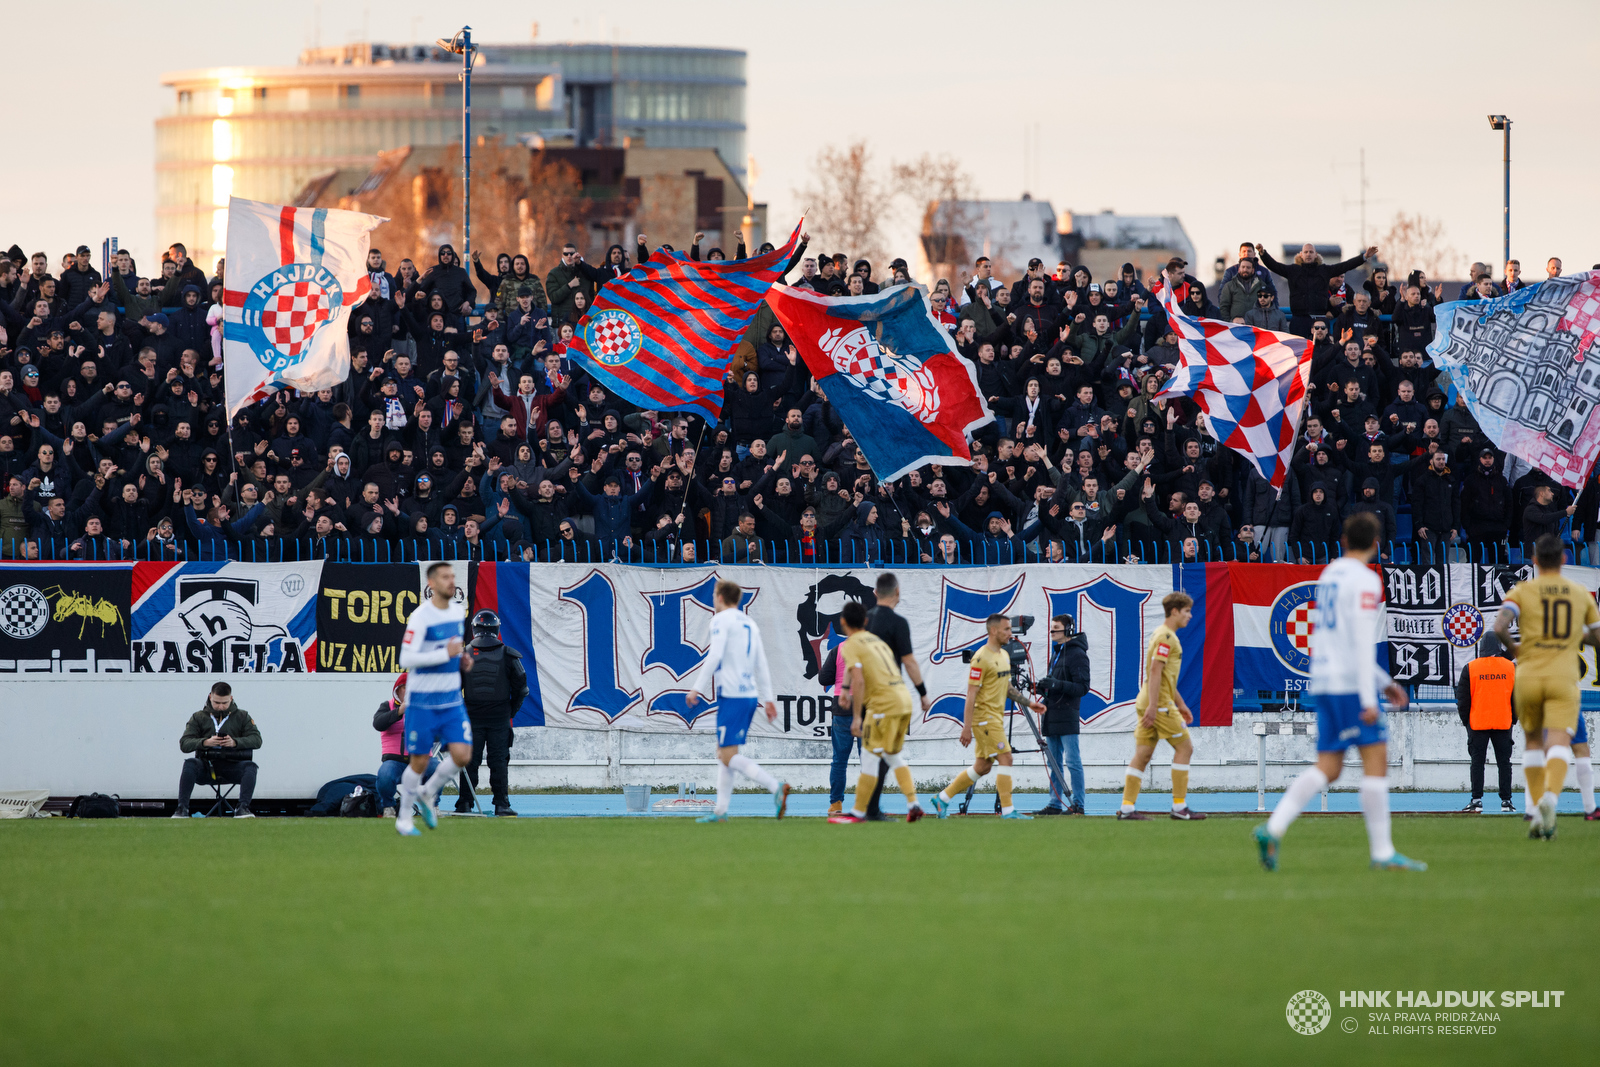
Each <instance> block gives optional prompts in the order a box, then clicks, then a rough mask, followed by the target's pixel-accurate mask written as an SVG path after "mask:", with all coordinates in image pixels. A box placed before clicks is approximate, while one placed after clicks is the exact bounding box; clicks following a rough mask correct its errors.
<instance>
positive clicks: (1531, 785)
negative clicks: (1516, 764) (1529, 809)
mask: <svg viewBox="0 0 1600 1067" xmlns="http://www.w3.org/2000/svg"><path fill="white" fill-rule="evenodd" d="M1522 773H1523V774H1525V775H1527V776H1528V803H1529V805H1533V804H1537V803H1539V798H1540V797H1542V796H1544V767H1542V766H1540V767H1524V768H1522ZM1562 773H1563V774H1565V771H1563V772H1562Z"/></svg>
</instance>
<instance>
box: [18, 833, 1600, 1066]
mask: <svg viewBox="0 0 1600 1067" xmlns="http://www.w3.org/2000/svg"><path fill="white" fill-rule="evenodd" d="M1254 822H1255V820H1254V819H1240V818H1212V819H1211V820H1209V821H1207V822H1204V823H1193V824H1181V823H1173V822H1170V821H1166V820H1161V821H1152V822H1149V823H1143V824H1118V823H1116V822H1114V821H1113V820H1110V819H1089V820H1084V819H1071V820H1068V819H1053V820H1042V819H1041V820H1036V821H1034V822H1031V823H1002V822H1000V821H998V820H996V819H994V818H992V817H985V818H977V817H974V818H967V819H951V820H947V821H943V822H940V821H936V820H932V819H929V820H926V821H924V822H922V823H919V824H917V825H915V826H907V825H904V824H900V823H896V824H889V825H865V826H829V825H827V824H825V823H824V822H822V821H820V820H816V819H807V820H792V819H791V820H785V821H783V822H781V823H774V822H773V821H771V820H766V819H763V820H757V819H746V820H735V821H733V822H730V823H727V824H723V825H713V826H698V825H694V824H693V823H692V822H690V821H689V820H686V819H671V820H669V819H521V820H517V821H515V822H513V821H511V820H467V819H458V820H444V821H443V823H442V825H441V827H440V829H439V830H438V831H436V832H433V833H429V834H426V836H424V837H422V838H420V839H414V840H402V839H400V838H398V837H397V836H396V835H395V834H394V832H393V830H392V829H391V828H390V824H388V823H387V822H380V821H373V820H363V821H355V820H344V819H323V820H315V821H313V820H299V819H282V820H278V819H257V820H255V821H253V822H249V823H235V822H233V821H231V820H221V819H211V820H194V821H189V822H175V821H171V820H154V819H149V820H146V819H124V820H119V821H116V822H109V821H108V822H80V821H71V822H69V821H66V820H60V819H54V820H49V821H26V822H12V823H0V961H3V967H0V975H3V978H0V987H3V995H0V1063H5V1064H17V1065H29V1067H33V1065H42V1064H87V1063H95V1064H100V1063H118V1064H141V1063H160V1064H186V1063H196V1064H200V1063H204V1064H215V1063H228V1064H230V1065H233V1064H321V1063H339V1064H347V1065H348V1064H371V1063H410V1062H419V1061H424V1060H426V1061H432V1062H451V1063H458V1062H461V1063H511V1062H519V1063H521V1062H528V1063H555V1064H595V1063H603V1064H613V1063H614V1064H640V1065H644V1064H651V1065H655V1064H669V1063H686V1064H687V1063H692V1064H730V1065H732V1064H738V1065H767V1064H805V1065H808V1067H817V1065H823V1064H845V1063H850V1064H860V1063H868V1062H875V1063H886V1064H887V1063H893V1064H919V1065H920V1064H962V1065H967V1064H989V1063H995V1064H1001V1063H1004V1064H1008V1065H1015V1064H1032V1063H1090V1064H1113V1063H1160V1064H1163V1065H1169V1067H1170V1065H1173V1064H1204V1063H1222V1062H1227V1063H1232V1064H1240V1063H1247V1064H1248V1063H1268V1062H1272V1063H1280V1062H1281V1063H1290V1062H1292V1063H1296V1064H1299V1063H1309V1064H1315V1063H1350V1062H1356V1061H1359V1060H1372V1059H1374V1058H1375V1057H1381V1059H1382V1061H1383V1062H1385V1063H1441V1064H1442V1063H1449V1064H1461V1063H1476V1062H1485V1063H1490V1062H1492V1063H1508V1062H1546V1063H1548V1062H1557V1061H1556V1060H1555V1058H1554V1057H1555V1056H1556V1055H1559V1054H1563V1053H1567V1054H1571V1053H1577V1052H1579V1051H1580V1050H1582V1051H1587V1050H1588V1049H1589V1048H1592V1045H1593V1042H1594V1041H1595V1039H1596V1037H1597V1035H1600V1024H1597V1021H1596V1018H1597V1015H1596V1011H1595V1006H1594V1005H1595V988H1596V983H1595V982H1594V981H1593V976H1594V974H1595V971H1596V968H1597V966H1600V956H1597V953H1596V948H1597V937H1596V933H1595V924H1594V923H1593V921H1592V918H1591V916H1592V915H1593V909H1594V906H1595V903H1596V896H1597V894H1600V889H1597V881H1596V873H1597V871H1600V863H1597V860H1600V825H1595V824H1585V823H1583V822H1582V821H1580V820H1576V819H1571V818H1563V819H1562V820H1561V832H1560V836H1559V837H1558V838H1557V840H1556V841H1555V842H1552V843H1549V844H1545V843H1539V842H1531V841H1527V840H1525V839H1524V838H1523V824H1522V823H1521V822H1520V821H1517V820H1512V819H1499V818H1480V819H1469V818H1410V819H1398V820H1396V824H1395V839H1396V843H1397V845H1398V846H1399V847H1400V849H1401V851H1403V852H1406V853H1408V854H1411V855H1414V856H1417V857H1419V858H1422V859H1425V860H1426V861H1428V863H1429V864H1430V865H1431V869H1430V870H1429V871H1428V872H1427V873H1426V874H1421V875H1405V874H1397V873H1377V872H1369V871H1368V870H1367V869H1366V842H1365V834H1364V831H1363V828H1362V824H1361V821H1360V819H1359V818H1349V817H1322V818H1318V817H1308V818H1306V819H1303V820H1301V822H1300V823H1298V824H1297V825H1296V826H1295V828H1294V830H1293V832H1292V833H1291V834H1290V837H1289V840H1288V842H1287V844H1286V847H1285V849H1284V853H1283V869H1282V870H1280V871H1279V872H1278V873H1276V874H1272V875H1269V874H1266V873H1265V872H1263V871H1262V870H1260V868H1259V867H1258V865H1257V863H1256V859H1255V854H1254V849H1253V847H1252V845H1251V842H1250V840H1249V836H1248V834H1249V829H1250V827H1251V826H1252V825H1253V824H1254ZM1558 916H1559V917H1565V918H1564V920H1557V919H1555V918H1554V917H1558ZM1563 923H1564V925H1563ZM1557 930H1559V931H1560V932H1559V933H1557V932H1555V931H1557ZM1479 988H1483V989H1494V990H1496V991H1497V996H1498V991H1500V990H1506V989H1510V990H1518V989H1525V990H1545V989H1561V990H1564V991H1565V995H1564V997H1563V999H1562V1006H1561V1007H1560V1008H1550V1009H1536V1008H1531V1007H1521V1008H1503V1009H1496V1011H1497V1014H1498V1016H1499V1019H1498V1021H1496V1022H1491V1023H1489V1024H1488V1025H1492V1026H1494V1027H1495V1028H1496V1031H1497V1032H1496V1033H1494V1034H1492V1035H1443V1034H1438V1033H1434V1034H1409V1035H1408V1034H1396V1033H1394V1032H1393V1030H1392V1027H1393V1026H1394V1025H1396V1024H1395V1023H1394V1022H1392V1021H1372V1020H1369V1019H1368V1018H1367V1016H1368V1014H1369V1013H1368V1011H1367V1010H1365V1009H1363V1010H1361V1011H1356V1010H1355V1009H1353V1008H1346V1009H1342V1010H1341V1008H1340V1006H1339V999H1338V991H1339V990H1355V989H1383V990H1397V989H1410V990H1427V991H1430V993H1431V991H1434V990H1456V989H1459V990H1476V989H1479ZM1303 989H1314V990H1318V991H1320V992H1322V993H1323V994H1325V995H1326V996H1328V997H1329V999H1330V1000H1331V1002H1332V1005H1333V1017H1332V1023H1331V1025H1329V1026H1328V1028H1327V1029H1326V1030H1324V1031H1323V1032H1322V1033H1320V1034H1316V1035H1315V1036H1301V1035H1299V1034H1297V1033H1295V1032H1294V1031H1293V1030H1291V1029H1290V1028H1289V1026H1288V1024H1287V1022H1286V1020H1285V1005H1286V1003H1287V1001H1288V999H1289V998H1290V996H1292V995H1293V994H1294V993H1296V992H1297V991H1299V990H1303ZM1418 1010H1419V1011H1420V1012H1422V1013H1429V1009H1418ZM1346 1018H1355V1019H1357V1023H1358V1030H1357V1032H1356V1033H1353V1034H1352V1033H1346V1032H1344V1030H1343V1029H1342V1026H1341V1024H1342V1023H1343V1020H1345V1019H1346ZM1345 1025H1348V1024H1345ZM1400 1025H1404V1024H1403V1023H1402V1024H1400ZM1425 1025H1426V1024H1425ZM1434 1025H1437V1023H1436V1022H1435V1023H1434ZM1374 1026H1390V1027H1391V1031H1390V1032H1389V1033H1387V1034H1379V1033H1372V1032H1369V1027H1374ZM452 1046H453V1047H454V1048H455V1049H457V1050H458V1051H456V1052H451V1051H450V1049H451V1047H452ZM447 1057H448V1058H447ZM1269 1058H1270V1059H1269Z"/></svg>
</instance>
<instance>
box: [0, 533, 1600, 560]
mask: <svg viewBox="0 0 1600 1067" xmlns="http://www.w3.org/2000/svg"><path fill="white" fill-rule="evenodd" d="M1339 554H1340V551H1339V546H1338V544H1336V543H1335V544H1330V543H1327V542H1322V541H1318V542H1309V543H1303V542H1302V543H1291V544H1288V545H1287V546H1286V547H1284V546H1273V545H1271V544H1270V543H1269V544H1267V545H1257V544H1245V543H1243V542H1238V541H1231V542H1229V543H1227V544H1223V545H1216V544H1212V543H1210V542H1201V543H1200V544H1199V545H1198V546H1197V550H1196V551H1195V552H1194V553H1193V554H1189V555H1186V554H1185V551H1184V549H1183V548H1181V547H1180V546H1178V545H1174V544H1173V543H1172V542H1170V541H1164V540H1159V541H1144V540H1134V541H1122V540H1112V541H1097V542H1094V543H1084V544H1077V545H1074V544H1068V543H1064V542H1061V541H1054V542H1051V541H1046V542H1043V543H1042V544H1038V545H1019V544H1018V543H1016V542H1013V541H976V542H975V541H963V542H957V543H956V544H955V546H954V555H953V558H952V557H951V555H950V553H949V552H948V551H947V549H946V548H944V547H941V546H940V545H939V544H938V543H937V542H934V541H926V540H909V539H908V540H880V541H870V542H869V541H865V540H860V539H856V540H848V539H846V540H842V541H826V542H821V543H818V544H815V545H811V546H806V545H803V544H802V543H801V542H800V541H798V540H793V541H765V540H754V541H744V540H740V541H739V542H737V543H736V544H729V543H727V542H710V541H693V542H678V541H672V542H661V541H643V542H641V541H637V540H635V541H633V542H632V543H624V542H618V543H603V542H601V541H599V540H597V539H595V538H582V537H579V538H573V539H570V540H567V539H563V540H560V541H542V542H530V541H519V542H516V543H514V544H513V543H511V542H507V541H485V542H481V543H480V544H477V545H470V544H466V543H464V542H462V541H460V540H454V541H429V540H420V539H419V540H394V541H374V540H364V539H357V538H337V539H334V538H330V539H326V540H308V539H304V538H302V539H299V540H295V539H290V538H276V537H268V538H261V537H258V538H249V539H245V540H241V541H222V540H210V541H139V542H136V543H133V544H130V545H128V546H123V545H122V544H120V543H118V542H110V541H107V540H105V539H103V538H86V539H77V540H72V541H64V540H51V539H37V538H36V539H28V540H8V541H0V562H25V561H49V560H63V561H73V560H85V561H98V562H107V561H110V562H116V561H129V560H135V561H144V560H154V561H161V560H165V561H183V560H192V561H202V562H205V561H224V560H233V561H236V562H243V563H278V562H300V561H305V560H316V559H329V560H335V561H338V562H348V563H413V562H416V561H418V560H434V559H444V560H457V559H459V560H486V561H491V562H505V561H508V560H525V561H529V562H553V563H622V564H634V565H640V566H653V567H661V566H698V565H701V564H706V563H737V564H745V563H754V564H760V565H764V566H779V567H957V566H963V567H970V566H1001V565H1012V564H1051V563H1091V564H1096V565H1104V566H1117V565H1121V564H1140V563H1143V564H1161V565H1168V564H1172V563H1175V562H1178V563H1257V562H1286V563H1307V564H1317V565H1321V564H1326V563H1327V562H1329V560H1331V559H1334V558H1336V557H1337V556H1338V555H1339ZM1381 560H1382V562H1384V563H1393V564H1424V565H1432V564H1444V563H1478V564H1489V565H1494V566H1520V565H1522V564H1524V563H1525V562H1526V561H1527V556H1526V554H1525V551H1524V549H1523V548H1522V547H1521V546H1518V545H1511V544H1507V543H1505V542H1500V543H1487V544H1480V543H1472V544H1459V545H1438V544H1432V543H1428V542H1415V541H1410V542H1407V541H1398V542H1397V541H1390V542H1387V543H1386V544H1385V545H1384V546H1383V550H1382V557H1381ZM1567 562H1568V563H1573V564H1585V565H1589V566H1594V565H1597V564H1600V560H1596V559H1594V558H1592V553H1591V551H1590V546H1589V545H1586V544H1583V543H1581V542H1568V546H1567Z"/></svg>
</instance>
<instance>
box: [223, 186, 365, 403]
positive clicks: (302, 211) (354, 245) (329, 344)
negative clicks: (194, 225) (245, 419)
mask: <svg viewBox="0 0 1600 1067" xmlns="http://www.w3.org/2000/svg"><path fill="white" fill-rule="evenodd" d="M387 221H388V220H387V219H385V218H380V217H379V216H377V215H366V214H363V213H361V212H359V211H337V210H333V209H330V208H309V207H287V206H283V205H279V204H263V203H261V202H260V201H257V200H241V199H239V198H238V197H233V198H231V199H230V200H229V201H228V270H227V281H226V285H225V287H224V290H223V304H224V306H225V310H224V314H223V320H222V321H223V326H222V369H223V381H224V385H225V387H226V390H227V398H228V415H229V417H230V418H231V417H232V416H233V415H234V413H236V412H237V411H238V410H239V409H240V408H242V407H244V406H245V405H247V404H249V403H250V402H252V401H254V400H258V399H260V398H261V397H264V396H266V395H268V394H270V393H271V392H273V391H274V390H276V389H280V388H286V387H287V388H293V389H299V390H302V391H313V390H317V389H326V388H330V387H332V386H335V385H338V384H340V383H341V382H343V381H344V380H345V377H346V376H347V375H348V374H349V373H350V338H349V335H348V333H347V325H348V322H349V318H350V312H351V311H352V310H353V309H354V308H355V306H356V305H357V304H359V303H361V301H362V300H363V299H364V298H365V297H366V295H367V292H368V290H369V289H370V288H371V285H372V283H371V280H370V279H369V277H368V275H367V248H368V246H369V245H370V244H371V237H370V234H371V231H372V230H374V229H375V228H377V227H378V226H379V225H381V224H382V223H384V222H387Z"/></svg>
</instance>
